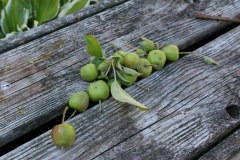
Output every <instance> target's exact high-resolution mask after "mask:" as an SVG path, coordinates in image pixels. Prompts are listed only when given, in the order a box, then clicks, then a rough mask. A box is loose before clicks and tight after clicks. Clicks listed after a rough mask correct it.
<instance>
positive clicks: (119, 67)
mask: <svg viewBox="0 0 240 160" xmlns="http://www.w3.org/2000/svg"><path fill="white" fill-rule="evenodd" d="M85 39H86V41H87V50H88V53H89V54H90V55H92V56H94V59H93V60H92V61H91V62H90V63H89V64H86V65H84V66H83V67H82V68H81V70H80V76H81V78H82V79H83V80H85V81H88V82H91V83H90V84H89V85H88V88H87V92H84V91H78V92H76V93H74V94H73V95H72V96H71V97H70V99H69V107H70V108H72V109H74V110H75V112H76V111H79V112H84V111H85V110H86V109H87V108H88V105H89V101H90V100H91V101H93V102H99V109H100V111H101V110H102V103H101V102H102V101H104V100H106V99H107V98H108V97H109V95H110V93H111V95H112V96H113V98H115V99H116V100H118V101H120V102H127V103H130V104H133V105H135V106H137V107H138V108H139V109H140V110H143V111H145V110H148V109H149V108H147V107H145V106H144V105H143V104H141V103H139V102H138V101H136V100H134V99H133V98H132V97H131V96H130V95H128V94H127V93H126V92H125V91H124V90H123V89H122V88H121V87H122V86H125V87H128V86H131V85H133V84H136V85H137V86H139V87H141V88H143V89H145V90H148V88H144V87H142V86H140V85H139V84H137V83H136V80H137V78H138V77H140V78H146V77H148V76H149V75H150V74H151V73H152V71H153V69H155V70H161V69H162V68H163V67H164V65H165V63H166V61H172V62H174V61H177V60H178V59H179V54H189V53H192V52H179V49H178V47H177V46H176V45H167V46H164V47H163V48H161V50H160V48H159V45H158V44H154V43H153V41H151V40H148V39H146V38H142V42H141V43H140V47H139V48H135V47H132V46H130V45H128V44H126V45H127V46H128V47H130V48H133V49H134V50H135V52H130V53H126V52H124V51H121V50H117V48H116V47H115V45H114V44H112V46H113V47H114V48H115V50H116V51H115V53H114V54H113V55H112V56H110V57H106V55H105V51H104V50H102V48H101V46H100V43H99V42H98V40H97V39H96V38H95V37H94V36H91V35H86V36H85ZM203 58H204V60H205V62H206V63H208V64H216V65H219V64H218V63H217V62H215V61H214V60H212V59H211V58H209V57H206V56H203ZM111 73H113V74H111ZM67 109H68V107H66V109H65V111H64V114H63V115H64V116H63V119H62V124H59V125H56V126H55V127H54V128H53V129H52V140H53V142H54V144H55V145H56V146H58V147H61V148H66V147H69V146H71V145H72V144H73V142H74V139H75V130H74V127H73V126H72V125H71V124H65V123H64V118H65V112H66V110H67ZM75 112H74V113H73V114H75ZM71 117H72V116H71Z"/></svg>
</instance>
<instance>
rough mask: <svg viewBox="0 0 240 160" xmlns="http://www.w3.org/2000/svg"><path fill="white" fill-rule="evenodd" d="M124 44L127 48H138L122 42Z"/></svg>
mask: <svg viewBox="0 0 240 160" xmlns="http://www.w3.org/2000/svg"><path fill="white" fill-rule="evenodd" d="M124 44H125V45H126V46H127V47H128V48H131V49H134V50H137V49H138V48H136V47H133V46H131V45H129V44H127V43H126V42H124Z"/></svg>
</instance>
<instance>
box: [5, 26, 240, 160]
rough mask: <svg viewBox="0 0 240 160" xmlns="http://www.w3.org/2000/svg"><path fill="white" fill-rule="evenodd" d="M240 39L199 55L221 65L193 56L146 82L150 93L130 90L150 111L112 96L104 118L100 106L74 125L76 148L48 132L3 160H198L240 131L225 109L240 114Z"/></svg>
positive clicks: (233, 35) (217, 43)
mask: <svg viewBox="0 0 240 160" xmlns="http://www.w3.org/2000/svg"><path fill="white" fill-rule="evenodd" d="M239 33H240V27H238V28H236V29H234V30H232V31H230V32H228V33H227V34H225V35H223V36H221V37H219V38H217V39H216V40H214V41H212V42H210V43H209V44H207V45H205V46H203V47H201V48H199V49H198V50H196V51H195V53H199V54H202V55H207V56H210V57H212V58H214V59H215V60H217V61H218V62H219V63H220V64H221V67H217V66H213V65H206V64H204V62H203V60H202V58H199V57H196V56H195V55H188V56H185V57H183V58H181V59H180V60H179V61H177V62H174V63H171V64H169V65H167V66H166V67H165V68H164V69H163V70H161V71H158V72H155V73H153V74H152V75H151V76H150V77H149V78H145V79H143V80H141V81H140V82H139V83H140V84H141V85H144V86H148V87H150V88H151V90H150V91H143V90H141V89H139V88H137V87H135V86H131V87H129V88H127V89H126V91H127V92H128V93H129V94H130V95H133V97H134V98H136V99H137V100H139V101H140V102H142V103H143V104H145V105H147V106H148V107H150V108H151V109H150V110H149V111H146V112H140V111H139V110H138V109H136V108H135V107H134V106H131V105H128V104H123V103H118V102H116V101H114V100H113V99H112V98H110V99H108V100H106V101H105V102H104V103H103V106H104V110H103V112H99V111H98V109H97V108H98V106H94V107H93V108H91V109H89V110H88V111H86V112H84V113H82V114H79V115H78V116H76V117H74V118H73V119H71V120H70V121H69V122H68V123H71V124H73V125H74V127H75V129H76V133H77V136H76V141H75V143H74V146H73V147H71V148H70V149H67V150H60V149H57V148H56V147H55V146H53V143H52V140H51V137H50V131H49V132H46V133H44V134H43V135H41V136H39V137H37V138H35V139H33V140H32V141H30V142H28V143H26V144H24V145H22V146H20V147H19V148H17V149H15V150H13V151H12V152H9V153H8V154H6V155H4V156H3V157H2V158H3V159H14V158H16V159H31V158H33V157H34V158H36V159H66V158H68V159H194V158H196V157H197V156H199V153H202V152H203V151H204V150H205V149H206V148H208V147H209V146H211V145H212V144H214V143H216V142H217V141H219V140H220V139H221V138H222V137H224V136H225V135H227V134H228V133H229V132H231V130H233V129H234V128H236V127H237V126H239V125H240V119H239V118H236V116H234V117H233V116H232V114H230V113H229V112H228V111H227V110H226V108H227V107H229V106H232V105H234V106H236V107H237V108H238V109H240V99H239V95H240V92H239V90H240V85H239V84H240V65H239V64H240V58H239V54H240V46H239V45H237V44H238V42H239V40H240V37H239V36H238V35H239ZM226 42H227V43H226ZM237 117H240V115H238V116H237Z"/></svg>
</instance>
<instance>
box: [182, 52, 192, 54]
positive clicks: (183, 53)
mask: <svg viewBox="0 0 240 160" xmlns="http://www.w3.org/2000/svg"><path fill="white" fill-rule="evenodd" d="M179 54H193V52H179Z"/></svg>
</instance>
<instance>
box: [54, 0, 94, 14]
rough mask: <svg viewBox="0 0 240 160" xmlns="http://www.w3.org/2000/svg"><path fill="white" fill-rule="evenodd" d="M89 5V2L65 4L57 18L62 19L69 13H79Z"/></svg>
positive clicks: (87, 0)
mask: <svg viewBox="0 0 240 160" xmlns="http://www.w3.org/2000/svg"><path fill="white" fill-rule="evenodd" d="M89 4H90V0H73V1H72V2H70V1H69V2H67V3H65V4H64V6H62V7H61V12H60V13H59V14H58V17H63V16H65V15H68V14H70V13H73V12H76V11H79V10H80V9H82V8H84V7H87V6H88V5H89Z"/></svg>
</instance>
